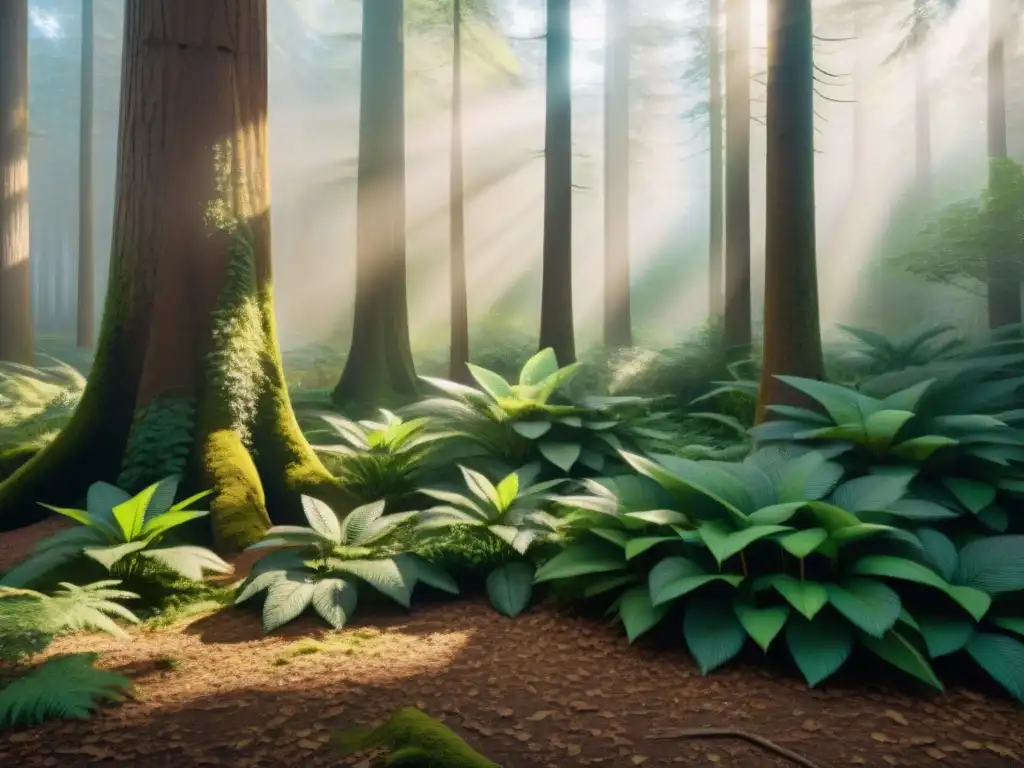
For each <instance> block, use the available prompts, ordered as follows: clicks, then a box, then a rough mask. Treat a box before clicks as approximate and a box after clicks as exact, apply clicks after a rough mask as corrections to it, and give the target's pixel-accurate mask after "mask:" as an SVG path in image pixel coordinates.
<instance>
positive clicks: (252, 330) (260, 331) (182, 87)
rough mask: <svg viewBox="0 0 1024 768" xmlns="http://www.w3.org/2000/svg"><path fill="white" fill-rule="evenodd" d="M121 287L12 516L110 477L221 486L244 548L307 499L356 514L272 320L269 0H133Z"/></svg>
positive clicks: (115, 272) (225, 523)
mask: <svg viewBox="0 0 1024 768" xmlns="http://www.w3.org/2000/svg"><path fill="white" fill-rule="evenodd" d="M124 29H125V43H124V64H123V70H122V86H121V87H122V93H121V114H120V130H119V148H118V165H117V189H116V202H115V219H114V233H113V248H112V254H111V267H110V276H109V289H108V293H107V300H106V305H105V310H104V316H103V323H102V329H101V333H100V337H99V341H98V345H97V351H96V358H95V362H94V365H93V369H92V374H91V376H90V378H89V383H88V386H87V388H86V391H85V393H84V394H83V397H82V400H81V403H80V405H79V407H78V409H77V410H76V412H75V414H74V416H73V417H72V419H71V422H70V423H69V424H68V426H67V427H66V428H65V429H64V430H63V431H62V432H61V433H60V435H59V436H58V437H57V438H56V439H55V440H54V442H53V443H51V444H50V445H49V446H48V447H47V448H45V449H44V450H43V451H42V452H41V453H39V454H38V455H37V456H36V457H34V458H33V459H32V460H31V461H29V462H28V463H27V464H26V465H25V466H23V467H21V468H20V469H19V470H17V471H16V472H15V473H14V474H13V475H12V476H11V477H10V478H9V479H8V480H7V481H6V482H5V483H3V484H2V485H0V527H4V528H10V527H15V526H16V525H18V524H24V523H26V522H31V520H32V518H33V516H38V512H37V510H38V509H39V508H38V507H36V505H35V502H37V501H45V502H49V503H54V504H68V503H75V502H77V501H79V500H80V499H81V498H82V496H83V495H84V492H85V490H86V488H87V487H88V485H89V484H90V483H92V482H94V481H96V480H106V481H110V482H116V483H118V484H119V485H121V486H122V487H124V488H125V489H126V490H129V491H135V490H138V489H139V488H140V487H142V486H144V485H145V484H147V483H150V482H153V481H155V480H156V479H159V478H160V477H163V476H165V475H168V474H172V473H175V474H183V475H184V476H185V478H186V483H185V484H186V485H187V486H190V487H193V488H207V489H212V490H213V491H214V494H213V496H211V497H210V502H209V508H210V511H211V522H212V528H213V531H212V532H213V536H214V541H215V543H216V544H217V545H218V546H219V547H220V548H221V549H224V550H231V549H236V548H239V547H242V546H245V545H246V544H249V543H251V542H252V541H253V540H254V539H256V538H258V537H259V535H260V534H261V533H262V531H263V530H264V529H265V528H266V526H267V525H268V524H269V522H270V521H271V519H275V520H289V521H290V520H291V519H292V517H293V515H294V513H295V512H296V511H297V506H298V505H297V503H296V502H297V493H300V492H301V493H306V494H309V495H313V496H317V497H320V498H323V499H324V500H326V501H328V502H329V503H332V504H334V505H335V507H336V509H338V510H339V511H344V510H345V505H346V504H347V499H345V497H344V495H343V493H342V490H341V488H340V487H339V486H338V484H337V483H336V481H335V480H334V479H333V478H332V477H331V476H330V475H329V474H328V473H327V471H326V470H325V469H324V467H323V465H322V464H321V463H320V461H319V460H318V459H317V458H316V455H315V454H314V453H313V451H312V449H311V448H310V447H309V445H308V444H307V443H306V441H305V439H304V438H303V436H302V434H301V432H300V431H299V428H298V425H297V424H296V421H295V417H294V414H293V412H292V409H291V404H290V401H289V399H288V393H287V389H286V388H285V383H284V376H283V372H282V369H281V359H280V352H279V348H278V342H277V334H276V330H275V327H274V319H273V299H272V288H271V269H270V229H269V221H270V217H269V187H268V179H267V157H266V152H267V121H266V118H267V45H266V43H267V38H266V0H127V2H126V4H125V24H124Z"/></svg>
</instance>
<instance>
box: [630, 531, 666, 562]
mask: <svg viewBox="0 0 1024 768" xmlns="http://www.w3.org/2000/svg"><path fill="white" fill-rule="evenodd" d="M669 541H674V542H678V541H679V537H678V536H640V537H638V538H635V539H630V540H629V541H627V542H626V559H627V560H632V559H633V558H634V557H638V556H639V555H642V554H643V553H644V552H646V551H647V550H649V549H651V547H656V546H657V545H658V544H664V543H665V542H669Z"/></svg>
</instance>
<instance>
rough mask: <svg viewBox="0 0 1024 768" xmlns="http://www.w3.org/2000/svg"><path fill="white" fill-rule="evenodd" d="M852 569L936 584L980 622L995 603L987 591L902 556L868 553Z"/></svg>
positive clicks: (856, 572)
mask: <svg viewBox="0 0 1024 768" xmlns="http://www.w3.org/2000/svg"><path fill="white" fill-rule="evenodd" d="M850 570H851V573H853V574H857V575H860V576H882V577H888V578H891V579H902V580H904V581H911V582H915V583H917V584H923V585H925V586H929V587H934V588H935V589H938V590H941V591H942V592H945V593H946V594H947V595H949V596H950V597H951V598H953V600H955V601H956V602H957V603H959V604H960V606H961V607H962V608H963V609H964V610H966V611H967V612H968V613H969V614H971V615H972V616H973V617H974V618H975V620H977V621H981V619H982V617H983V616H984V615H985V614H986V613H987V612H988V609H989V607H990V606H991V605H992V598H991V597H989V596H988V595H987V594H986V593H984V592H981V591H980V590H977V589H974V588H972V587H960V586H952V585H950V584H949V583H948V582H947V581H946V580H945V579H943V578H942V577H941V576H939V574H937V573H936V572H935V571H933V570H932V569H931V568H929V567H928V566H925V565H921V564H920V563H916V562H914V561H913V560H907V559H905V558H902V557H894V556H892V555H868V556H867V557H863V558H861V559H860V560H858V561H857V562H856V563H854V565H853V567H852V568H851V569H850Z"/></svg>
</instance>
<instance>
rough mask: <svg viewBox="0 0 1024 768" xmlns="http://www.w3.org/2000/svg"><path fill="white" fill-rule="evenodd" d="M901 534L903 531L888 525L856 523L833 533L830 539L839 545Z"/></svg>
mask: <svg viewBox="0 0 1024 768" xmlns="http://www.w3.org/2000/svg"><path fill="white" fill-rule="evenodd" d="M902 533H903V531H900V530H899V529H897V528H893V527H892V526H889V525H881V524H879V523H857V525H851V526H848V527H846V528H840V529H839V530H838V531H835V532H833V534H832V539H833V540H834V541H836V542H837V543H839V544H847V543H849V542H851V541H860V540H861V539H867V538H869V537H871V536H878V535H881V534H893V535H900V534H902Z"/></svg>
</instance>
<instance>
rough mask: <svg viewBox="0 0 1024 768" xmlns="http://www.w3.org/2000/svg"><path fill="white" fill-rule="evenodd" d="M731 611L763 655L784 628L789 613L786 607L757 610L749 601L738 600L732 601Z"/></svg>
mask: <svg viewBox="0 0 1024 768" xmlns="http://www.w3.org/2000/svg"><path fill="white" fill-rule="evenodd" d="M732 609H733V612H734V613H735V614H736V618H737V619H738V620H739V622H740V624H741V625H742V626H743V629H744V630H745V631H746V633H747V634H748V635H749V636H750V639H751V640H753V641H754V642H755V643H757V645H758V647H759V648H760V649H761V650H762V651H764V652H765V653H767V652H768V647H769V646H770V645H771V644H772V641H773V640H774V639H775V638H776V637H777V636H778V634H779V632H781V631H782V628H783V627H784V626H786V621H787V620H788V619H789V613H790V611H789V606H788V605H773V606H771V607H768V608H758V607H756V606H755V605H754V604H753V603H752V602H750V601H749V600H744V599H740V598H737V599H736V600H735V601H733V605H732Z"/></svg>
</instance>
